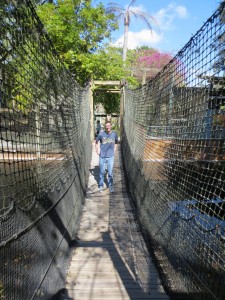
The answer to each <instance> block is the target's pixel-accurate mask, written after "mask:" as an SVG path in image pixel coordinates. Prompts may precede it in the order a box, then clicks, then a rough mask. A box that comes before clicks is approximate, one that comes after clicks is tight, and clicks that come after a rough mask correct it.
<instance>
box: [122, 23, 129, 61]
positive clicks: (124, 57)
mask: <svg viewBox="0 0 225 300" xmlns="http://www.w3.org/2000/svg"><path fill="white" fill-rule="evenodd" d="M124 26H125V28H124V39H123V62H125V61H126V59H127V44H128V30H129V25H128V23H127V22H126V21H125V22H124Z"/></svg>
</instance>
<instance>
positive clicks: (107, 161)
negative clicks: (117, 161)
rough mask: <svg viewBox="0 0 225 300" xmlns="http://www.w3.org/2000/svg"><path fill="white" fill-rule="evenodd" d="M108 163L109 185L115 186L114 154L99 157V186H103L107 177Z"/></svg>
mask: <svg viewBox="0 0 225 300" xmlns="http://www.w3.org/2000/svg"><path fill="white" fill-rule="evenodd" d="M106 164H107V171H108V187H109V188H110V187H112V186H113V164H114V156H113V157H99V168H100V174H99V176H100V180H99V187H100V186H103V182H104V177H105V165H106Z"/></svg>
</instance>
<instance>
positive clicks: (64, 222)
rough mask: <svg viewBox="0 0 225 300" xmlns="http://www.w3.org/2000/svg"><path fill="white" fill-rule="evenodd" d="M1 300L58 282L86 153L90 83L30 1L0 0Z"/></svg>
mask: <svg viewBox="0 0 225 300" xmlns="http://www.w3.org/2000/svg"><path fill="white" fill-rule="evenodd" d="M0 14H1V18H0V28H1V37H0V53H1V56H0V126H1V131H0V138H1V141H0V199H1V201H0V226H1V228H0V257H1V262H0V299H2V300H3V299H4V300H10V299H12V300H15V299H16V300H20V299H21V300H25V299H29V300H30V299H34V298H36V297H38V298H40V299H49V298H50V296H52V295H53V294H55V292H56V291H57V290H58V289H60V288H62V287H63V284H64V279H65V275H66V268H67V263H68V256H69V253H70V245H71V240H72V239H73V237H74V233H75V231H76V228H77V226H78V221H79V217H80V213H81V208H82V204H83V200H84V193H85V190H86V184H87V180H88V175H89V164H90V158H91V139H90V133H89V132H90V122H89V120H90V108H89V102H90V101H89V95H90V90H89V88H90V87H89V86H87V87H86V88H81V87H80V86H79V85H78V84H77V83H76V82H75V81H74V79H73V77H72V76H71V74H70V73H69V72H68V71H67V70H66V69H65V67H64V65H63V63H62V62H61V61H60V59H59V57H58V56H57V54H56V52H55V50H54V47H53V46H52V44H51V42H50V40H49V38H48V36H47V35H46V33H45V32H44V30H43V26H42V24H41V22H40V21H39V19H38V17H37V15H36V13H35V11H34V8H33V6H32V4H31V3H30V1H25V0H24V1H3V2H2V1H1V2H0Z"/></svg>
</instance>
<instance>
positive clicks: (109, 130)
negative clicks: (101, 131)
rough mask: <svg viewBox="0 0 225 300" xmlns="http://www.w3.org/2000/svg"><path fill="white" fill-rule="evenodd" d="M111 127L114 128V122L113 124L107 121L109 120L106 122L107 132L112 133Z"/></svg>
mask: <svg viewBox="0 0 225 300" xmlns="http://www.w3.org/2000/svg"><path fill="white" fill-rule="evenodd" d="M111 129H112V124H111V122H109V121H107V122H106V123H105V131H106V132H107V133H110V132H111Z"/></svg>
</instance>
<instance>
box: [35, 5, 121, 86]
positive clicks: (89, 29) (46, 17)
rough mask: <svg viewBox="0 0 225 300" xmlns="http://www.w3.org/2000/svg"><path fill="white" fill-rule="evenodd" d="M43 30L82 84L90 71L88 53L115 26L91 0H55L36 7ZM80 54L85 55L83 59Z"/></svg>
mask: <svg viewBox="0 0 225 300" xmlns="http://www.w3.org/2000/svg"><path fill="white" fill-rule="evenodd" d="M37 13H38V15H39V17H40V19H41V21H42V22H43V23H44V26H45V28H46V31H47V33H48V34H49V36H50V38H51V40H52V41H53V44H54V46H55V48H56V50H57V52H58V53H59V55H60V56H61V58H62V59H63V60H64V62H65V64H66V65H67V67H68V68H69V70H70V71H71V72H72V73H73V74H74V76H75V79H76V80H77V81H78V82H79V83H81V84H84V83H85V82H86V81H87V80H89V79H90V78H91V76H92V75H93V74H94V71H93V69H94V64H93V63H92V62H91V55H92V54H93V53H95V52H96V51H97V50H98V49H100V47H101V46H102V42H103V40H104V39H106V38H109V37H110V34H111V32H112V31H113V30H115V29H116V28H117V27H116V26H117V25H116V22H115V19H114V16H113V15H112V14H108V13H107V12H106V9H105V8H104V6H103V5H102V4H99V5H98V6H96V7H92V5H91V0H86V1H82V0H58V1H57V2H56V3H46V4H43V5H39V6H38V7H37ZM84 56H86V59H85V62H84Z"/></svg>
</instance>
